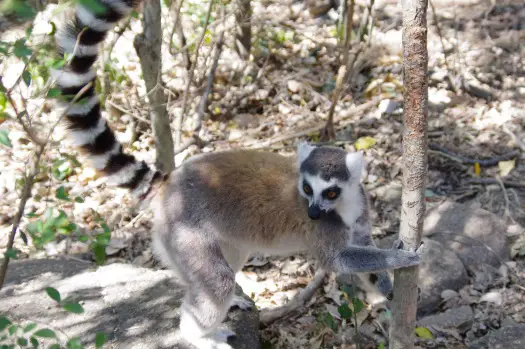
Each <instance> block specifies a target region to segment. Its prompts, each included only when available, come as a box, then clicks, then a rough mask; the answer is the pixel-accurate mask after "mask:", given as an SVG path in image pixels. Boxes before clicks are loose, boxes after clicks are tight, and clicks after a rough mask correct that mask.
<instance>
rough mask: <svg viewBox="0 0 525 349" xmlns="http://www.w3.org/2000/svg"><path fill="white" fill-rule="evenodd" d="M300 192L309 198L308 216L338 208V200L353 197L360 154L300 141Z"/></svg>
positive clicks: (358, 170)
mask: <svg viewBox="0 0 525 349" xmlns="http://www.w3.org/2000/svg"><path fill="white" fill-rule="evenodd" d="M297 161H298V167H299V182H298V189H299V193H300V194H301V195H302V196H303V197H304V198H306V199H307V200H308V216H309V217H310V218H311V219H319V218H320V217H321V214H322V213H323V212H324V213H326V212H329V211H331V210H335V209H337V207H338V206H339V204H340V203H341V202H349V201H348V200H352V198H353V197H354V198H355V195H356V194H355V190H357V187H358V184H359V181H360V177H361V172H362V170H363V155H362V153H360V152H355V153H348V152H346V151H344V150H343V149H341V148H336V147H326V146H323V147H316V146H312V145H309V144H307V143H306V142H302V143H300V144H299V145H298V147H297Z"/></svg>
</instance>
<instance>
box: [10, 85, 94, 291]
mask: <svg viewBox="0 0 525 349" xmlns="http://www.w3.org/2000/svg"><path fill="white" fill-rule="evenodd" d="M92 84H93V83H91V82H90V83H89V84H87V85H86V86H84V87H83V88H82V89H81V90H80V91H79V92H78V93H77V94H76V95H75V97H74V98H73V100H72V101H71V102H70V103H69V105H68V106H67V108H66V109H65V110H64V112H63V113H62V115H60V117H59V118H58V120H57V121H56V122H55V123H54V124H53V125H52V126H51V128H50V130H49V132H48V134H47V137H46V138H45V140H44V141H43V143H35V144H36V146H37V150H36V153H35V159H34V161H33V163H32V164H31V166H30V167H29V172H28V173H27V174H25V175H24V177H25V181H24V187H23V189H22V196H21V197H20V203H19V204H18V211H17V213H16V216H15V219H14V220H13V227H12V228H11V232H10V233H9V237H8V241H7V246H6V251H9V250H11V249H12V248H13V245H14V242H15V237H16V232H17V230H18V227H19V226H20V221H21V220H22V217H23V215H24V210H25V207H26V203H27V200H29V197H30V196H31V189H32V188H33V181H34V178H35V176H36V175H37V174H38V173H39V172H40V158H41V157H42V154H43V153H44V151H45V149H46V146H47V144H48V143H49V140H50V138H51V135H52V134H53V132H54V130H55V128H56V126H57V125H58V123H59V122H60V121H61V120H62V118H63V117H64V115H66V113H67V112H68V111H69V109H70V108H71V106H72V105H73V104H74V103H75V102H76V101H78V99H79V98H80V97H81V96H82V95H83V94H84V93H85V92H86V91H87V90H88V89H89V88H90V87H91V85H92ZM9 261H10V258H9V256H7V255H4V259H3V261H2V265H1V266H0V289H2V287H3V286H4V282H5V277H6V275H7V267H8V266H9Z"/></svg>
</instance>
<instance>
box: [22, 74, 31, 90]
mask: <svg viewBox="0 0 525 349" xmlns="http://www.w3.org/2000/svg"><path fill="white" fill-rule="evenodd" d="M22 79H23V80H24V82H25V83H26V85H27V86H28V87H29V85H31V73H30V72H28V71H27V70H24V72H23V73H22Z"/></svg>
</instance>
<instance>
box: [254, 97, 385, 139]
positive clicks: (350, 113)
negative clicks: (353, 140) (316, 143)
mask: <svg viewBox="0 0 525 349" xmlns="http://www.w3.org/2000/svg"><path fill="white" fill-rule="evenodd" d="M378 102H379V99H378V98H374V99H372V100H371V101H368V102H366V103H364V104H361V105H359V106H356V107H355V108H353V109H350V110H348V111H346V112H345V115H342V116H341V117H340V119H339V120H340V122H339V125H338V126H337V127H336V129H338V128H342V127H344V126H345V123H343V122H342V121H343V120H346V119H349V118H351V117H352V116H355V115H357V114H361V113H363V112H364V111H365V110H367V109H369V108H371V107H373V106H375V105H377V103H378ZM325 125H326V123H324V122H323V123H321V124H319V125H317V126H314V127H310V128H308V129H306V130H302V131H299V132H296V133H293V134H288V135H282V136H277V137H274V138H270V139H268V140H266V141H265V142H262V143H258V144H257V142H251V143H247V144H245V145H244V146H245V147H253V148H257V149H258V148H264V147H268V146H270V145H272V144H275V143H278V142H283V141H287V140H290V139H295V138H299V137H303V136H307V135H309V134H311V133H315V132H319V131H321V130H322V129H323V128H324V127H325Z"/></svg>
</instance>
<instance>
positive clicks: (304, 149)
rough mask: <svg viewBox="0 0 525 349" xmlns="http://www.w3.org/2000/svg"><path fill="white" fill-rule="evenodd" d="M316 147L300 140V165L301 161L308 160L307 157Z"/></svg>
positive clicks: (298, 150)
mask: <svg viewBox="0 0 525 349" xmlns="http://www.w3.org/2000/svg"><path fill="white" fill-rule="evenodd" d="M314 149H315V147H314V146H313V145H310V144H308V143H307V142H304V141H303V142H300V143H299V144H298V145H297V165H298V166H300V165H301V163H302V162H303V161H304V160H306V158H307V157H308V156H309V155H310V153H311V152H312V150H314Z"/></svg>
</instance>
